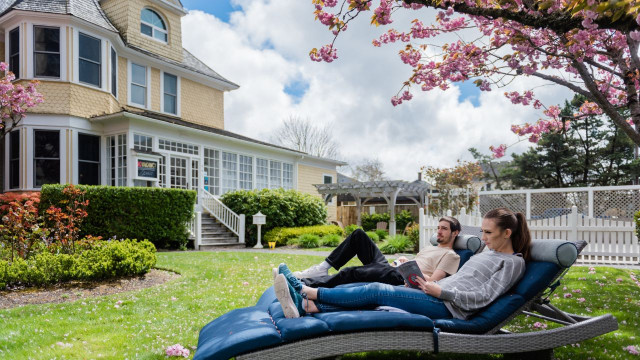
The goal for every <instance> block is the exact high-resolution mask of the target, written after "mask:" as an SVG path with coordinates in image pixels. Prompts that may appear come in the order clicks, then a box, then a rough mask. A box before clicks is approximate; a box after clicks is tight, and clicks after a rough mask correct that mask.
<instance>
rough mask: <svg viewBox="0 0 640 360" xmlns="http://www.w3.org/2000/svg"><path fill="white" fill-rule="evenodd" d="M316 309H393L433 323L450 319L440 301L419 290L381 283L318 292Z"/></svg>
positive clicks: (319, 290)
mask: <svg viewBox="0 0 640 360" xmlns="http://www.w3.org/2000/svg"><path fill="white" fill-rule="evenodd" d="M316 306H317V307H318V309H319V310H320V311H321V312H332V311H344V310H350V309H373V308H375V307H377V306H392V307H395V308H398V309H402V310H404V311H407V312H410V313H414V314H420V315H424V316H427V317H429V318H430V319H432V320H435V319H448V318H451V317H452V316H451V312H449V310H448V309H447V307H446V306H445V305H444V303H443V302H442V300H440V299H438V298H435V297H433V296H431V295H427V294H425V293H424V292H423V291H422V290H419V289H412V288H407V287H404V286H391V285H388V284H380V283H372V284H367V285H362V286H354V287H341V288H335V289H326V288H319V289H318V300H316Z"/></svg>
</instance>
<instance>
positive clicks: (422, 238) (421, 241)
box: [418, 209, 425, 250]
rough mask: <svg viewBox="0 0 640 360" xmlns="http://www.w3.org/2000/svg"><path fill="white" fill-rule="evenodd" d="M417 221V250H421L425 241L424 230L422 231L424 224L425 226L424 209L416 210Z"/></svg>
mask: <svg viewBox="0 0 640 360" xmlns="http://www.w3.org/2000/svg"><path fill="white" fill-rule="evenodd" d="M418 223H419V228H418V231H419V235H418V248H419V250H422V248H423V247H424V242H425V231H424V226H425V215H424V209H420V211H418Z"/></svg>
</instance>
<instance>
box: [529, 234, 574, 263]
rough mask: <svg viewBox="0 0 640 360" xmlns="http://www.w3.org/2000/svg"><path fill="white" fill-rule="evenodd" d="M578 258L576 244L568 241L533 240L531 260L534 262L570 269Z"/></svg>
mask: <svg viewBox="0 0 640 360" xmlns="http://www.w3.org/2000/svg"><path fill="white" fill-rule="evenodd" d="M577 258H578V248H577V247H576V244H574V243H572V242H570V241H566V240H556V239H545V240H541V239H534V240H531V259H532V260H533V261H547V262H552V263H554V264H556V265H558V266H561V267H565V268H568V267H569V266H571V265H573V263H574V262H575V261H576V259H577Z"/></svg>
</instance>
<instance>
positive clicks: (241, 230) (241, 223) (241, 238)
mask: <svg viewBox="0 0 640 360" xmlns="http://www.w3.org/2000/svg"><path fill="white" fill-rule="evenodd" d="M238 233H239V235H238V242H239V243H240V244H244V235H245V216H244V214H240V219H239V224H238ZM258 236H260V235H258Z"/></svg>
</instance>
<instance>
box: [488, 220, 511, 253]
mask: <svg viewBox="0 0 640 360" xmlns="http://www.w3.org/2000/svg"><path fill="white" fill-rule="evenodd" d="M482 241H484V243H485V244H486V245H487V247H488V248H489V249H491V250H496V251H500V250H502V249H504V248H505V246H510V245H511V230H509V229H507V230H503V229H501V228H500V227H498V225H496V222H495V220H493V219H482Z"/></svg>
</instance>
